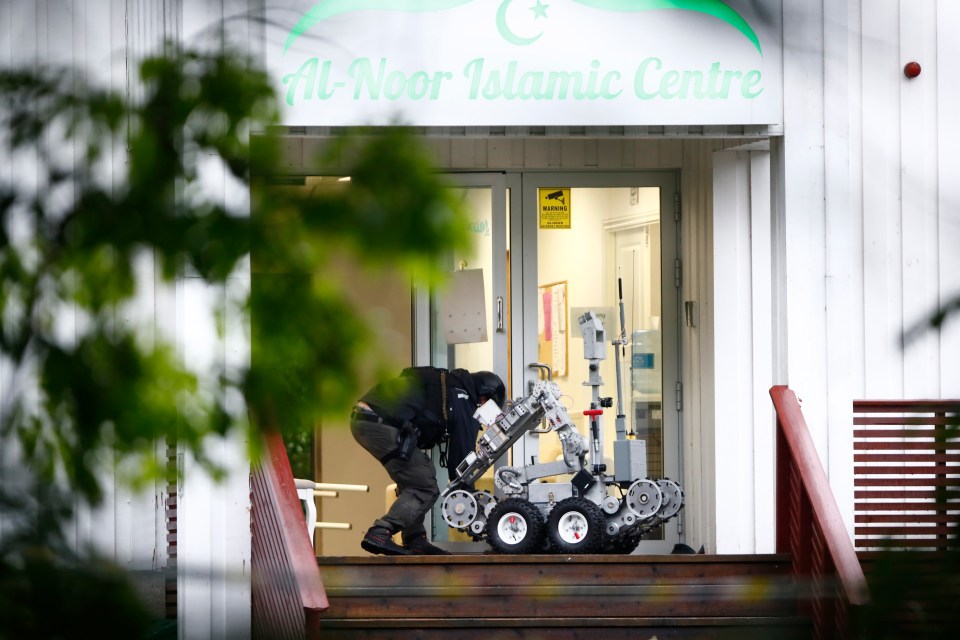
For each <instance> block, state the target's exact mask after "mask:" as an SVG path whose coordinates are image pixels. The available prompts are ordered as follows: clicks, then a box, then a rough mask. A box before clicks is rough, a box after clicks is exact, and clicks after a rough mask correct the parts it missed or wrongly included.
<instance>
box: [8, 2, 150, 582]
mask: <svg viewBox="0 0 960 640" xmlns="http://www.w3.org/2000/svg"><path fill="white" fill-rule="evenodd" d="M128 18H129V12H128V10H127V8H126V6H125V3H124V2H120V1H116V0H115V1H113V2H89V3H80V2H70V1H68V0H59V1H55V0H47V1H38V2H36V3H32V2H3V3H2V4H0V65H3V66H15V67H19V66H24V65H25V66H28V67H39V66H40V65H43V64H48V63H52V64H63V65H75V66H76V67H77V68H78V69H80V70H81V72H82V73H85V74H87V75H89V76H91V77H93V78H94V79H96V80H97V81H98V82H101V83H104V84H106V85H109V86H111V87H113V88H114V89H115V90H118V91H123V90H124V89H125V87H126V86H127V79H128V76H127V71H128V69H127V66H126V65H127V60H126V59H125V58H126V53H127V47H126V29H127V24H128ZM155 24H156V25H162V21H151V22H150V25H151V26H149V28H150V29H153V30H154V31H155V30H156V28H157V27H156V26H153V25H155ZM145 27H146V25H145ZM82 154H83V150H82V149H79V148H77V149H72V148H67V149H64V150H63V158H62V159H63V160H64V161H66V162H70V161H74V162H82V161H83V160H82V157H83V155H82ZM4 164H6V163H4ZM123 165H124V157H123V156H122V155H121V154H120V153H119V152H118V150H114V157H113V158H112V159H111V161H110V163H109V167H108V171H109V172H111V174H113V176H112V178H113V180H115V181H116V180H119V179H120V177H119V176H121V175H122V172H123ZM0 170H3V171H13V170H14V169H13V168H12V167H4V168H3V169H0ZM20 173H21V175H19V176H18V179H21V180H26V181H27V184H30V183H37V182H38V179H39V177H38V175H37V173H36V172H35V171H34V172H32V174H31V172H30V171H29V170H24V171H21V172H20ZM9 175H14V174H9ZM37 188H43V185H40V184H37ZM139 266H140V270H139V275H140V278H141V282H142V285H143V286H142V290H141V295H140V297H139V298H138V301H137V304H136V305H134V306H133V307H132V308H130V309H125V310H122V311H118V320H119V321H120V322H128V321H131V320H132V319H133V318H135V317H140V318H142V317H144V316H143V314H144V312H146V313H147V314H148V315H152V309H153V305H154V301H155V299H156V295H157V289H156V274H155V273H154V268H153V264H152V262H151V261H150V260H146V261H143V262H141V263H140V265H139ZM58 321H59V323H60V326H59V330H60V331H63V332H65V335H71V334H72V333H73V332H74V331H75V327H74V322H75V318H74V316H73V314H67V315H64V316H61V317H60V318H58ZM7 375H9V373H7ZM11 382H12V381H11V380H10V379H6V378H5V379H4V380H3V382H2V383H0V384H2V385H3V386H2V388H0V394H5V393H12V390H11V388H10V386H9V385H10V384H11ZM21 382H22V381H21ZM21 391H23V389H21ZM3 449H4V452H5V453H4V458H3V461H2V462H0V464H2V465H3V466H2V467H0V474H2V475H3V477H4V481H5V482H6V481H8V479H12V478H13V477H14V476H15V475H16V474H17V469H18V467H19V465H18V464H17V461H16V453H15V451H16V445H15V443H4V447H3ZM156 455H157V456H162V455H163V452H162V447H158V448H157V451H156ZM111 462H112V461H111ZM112 466H113V465H112V464H111V465H105V471H104V474H103V477H102V483H103V486H104V489H105V496H104V501H103V504H102V505H100V506H99V507H98V508H96V509H93V510H91V509H89V508H87V507H85V506H84V505H82V504H79V503H78V505H77V506H78V511H77V516H76V518H75V521H74V522H73V523H71V524H70V526H69V529H68V534H69V535H68V539H69V540H70V541H71V542H72V543H73V544H74V545H76V546H77V547H78V548H79V547H82V546H84V545H86V544H88V543H92V544H93V545H94V546H95V548H96V549H97V550H99V551H100V552H101V553H103V554H105V555H107V556H108V557H111V558H112V559H113V560H114V561H116V562H117V563H119V564H120V565H121V566H123V567H126V568H129V569H137V570H139V569H156V568H160V567H162V566H164V564H165V561H166V555H165V554H166V535H165V533H166V532H165V531H164V522H163V512H162V510H158V509H157V508H156V505H157V504H159V503H162V498H163V495H162V492H163V487H162V485H161V484H160V483H158V484H157V485H156V486H155V487H153V490H152V491H146V492H140V493H134V492H132V491H131V490H130V489H128V488H127V487H126V486H124V484H123V483H122V482H120V481H118V478H119V474H114V473H112V472H110V471H109V470H108V467H112ZM0 530H2V529H0Z"/></svg>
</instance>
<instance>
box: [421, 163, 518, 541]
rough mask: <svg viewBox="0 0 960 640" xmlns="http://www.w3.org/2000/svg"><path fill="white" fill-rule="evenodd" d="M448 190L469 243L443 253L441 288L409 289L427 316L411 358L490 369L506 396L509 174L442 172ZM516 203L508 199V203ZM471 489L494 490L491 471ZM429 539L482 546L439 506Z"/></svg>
mask: <svg viewBox="0 0 960 640" xmlns="http://www.w3.org/2000/svg"><path fill="white" fill-rule="evenodd" d="M449 178H450V180H451V182H453V183H454V185H455V186H454V187H453V189H454V191H455V193H456V195H457V197H458V198H459V199H460V200H461V202H462V203H463V205H464V208H465V209H466V211H467V213H468V216H469V221H470V233H471V237H472V240H473V241H472V243H471V246H470V247H469V249H468V250H466V251H464V252H462V253H452V252H451V253H450V254H449V255H448V256H447V257H446V258H445V261H446V268H447V269H448V270H449V271H450V274H451V277H450V282H449V284H448V286H446V287H444V288H441V289H438V290H434V291H427V290H424V289H418V290H417V292H416V294H415V301H414V305H415V309H416V311H415V314H416V317H417V318H418V319H419V318H428V319H429V321H428V322H420V321H418V322H416V323H415V325H416V327H417V328H416V339H415V344H414V351H415V362H416V363H417V364H430V365H433V366H437V367H444V368H447V369H454V368H463V369H467V370H468V371H493V372H494V373H496V374H497V375H498V376H500V378H501V379H502V380H503V381H504V384H505V385H506V387H507V397H512V395H513V389H512V384H511V375H510V374H511V366H510V353H511V338H512V332H511V313H510V308H511V299H510V294H509V288H508V286H507V280H508V274H509V272H510V259H511V256H510V237H509V234H508V229H509V227H510V211H511V202H510V199H511V197H516V195H517V194H519V189H511V188H510V184H511V183H513V182H515V179H508V177H507V176H506V175H504V174H460V175H452V176H449ZM515 206H516V204H515ZM434 454H435V455H434V461H435V463H437V465H438V466H437V481H438V484H439V485H440V488H441V490H442V489H443V488H444V487H445V486H446V484H447V482H448V478H449V473H448V470H447V469H445V468H441V467H440V466H439V461H440V456H439V455H438V452H437V451H435V452H434ZM476 488H477V490H481V491H489V492H490V494H491V495H492V494H493V492H494V483H493V470H492V469H491V470H490V471H488V473H487V474H486V475H485V476H484V477H483V478H481V479H480V481H478V482H477V483H476ZM431 522H432V537H433V539H434V540H439V541H445V542H447V543H448V544H447V545H446V546H448V547H449V548H453V547H458V548H460V550H461V551H471V552H473V551H476V552H480V551H483V550H484V549H485V548H486V544H485V543H473V542H471V538H470V537H469V536H467V535H465V534H462V533H458V532H457V531H454V530H450V529H449V527H448V526H447V524H446V523H445V522H444V520H443V517H442V513H441V510H440V507H439V505H435V506H434V509H433V512H432V519H431Z"/></svg>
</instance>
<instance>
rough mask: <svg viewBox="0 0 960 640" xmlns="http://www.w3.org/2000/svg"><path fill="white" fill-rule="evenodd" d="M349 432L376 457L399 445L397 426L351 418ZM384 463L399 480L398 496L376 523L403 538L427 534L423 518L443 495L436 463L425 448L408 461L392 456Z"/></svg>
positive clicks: (392, 475) (391, 475) (381, 456)
mask: <svg viewBox="0 0 960 640" xmlns="http://www.w3.org/2000/svg"><path fill="white" fill-rule="evenodd" d="M350 432H351V433H352V434H353V438H354V440H356V441H357V443H358V444H359V445H360V446H361V447H363V448H364V449H366V450H367V451H368V452H370V454H371V455H372V456H373V457H374V458H376V459H377V460H380V459H381V458H383V457H384V456H386V455H387V454H388V453H390V452H391V451H393V450H394V449H396V448H397V433H398V430H397V429H396V428H394V427H391V426H388V425H385V424H382V423H376V422H368V421H365V420H351V421H350ZM383 466H384V469H386V470H387V473H388V474H389V475H390V479H391V480H393V481H394V482H396V483H397V499H396V501H395V502H394V503H393V505H391V507H390V510H389V511H387V513H386V514H384V515H383V516H382V517H380V518H378V519H377V520H376V522H374V524H375V525H378V526H381V527H386V528H387V529H389V530H390V532H391V534H393V533H397V532H398V531H399V532H401V533H402V538H403V540H404V541H407V540H412V539H414V538H418V537H421V536H423V535H425V534H426V530H425V529H424V526H423V517H424V515H426V513H427V511H429V510H430V507H432V506H433V503H434V502H436V500H437V497H438V496H439V495H440V488H439V487H438V486H437V476H436V473H435V472H434V468H433V462H431V461H430V458H428V457H427V455H426V454H425V453H424V452H423V451H421V450H420V449H415V450H414V452H413V455H412V456H410V459H409V460H401V459H399V458H393V459H391V460H387V463H386V464H384V465H383Z"/></svg>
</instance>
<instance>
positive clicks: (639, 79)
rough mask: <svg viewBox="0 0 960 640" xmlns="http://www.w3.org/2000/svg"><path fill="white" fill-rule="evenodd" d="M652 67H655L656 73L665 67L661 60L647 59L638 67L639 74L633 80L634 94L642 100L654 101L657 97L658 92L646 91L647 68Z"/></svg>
mask: <svg viewBox="0 0 960 640" xmlns="http://www.w3.org/2000/svg"><path fill="white" fill-rule="evenodd" d="M651 65H653V66H654V69H655V70H656V71H659V70H660V69H661V68H662V67H663V62H661V60H660V58H647V59H646V60H644V61H643V62H641V63H640V66H639V67H637V73H636V74H635V75H634V78H633V92H634V94H636V96H637V97H638V98H640V99H641V100H653V99H654V98H656V97H657V93H656V92H650V91H647V89H646V80H647V68H648V67H650V66H651Z"/></svg>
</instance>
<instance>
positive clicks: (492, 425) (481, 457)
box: [441, 380, 585, 497]
mask: <svg viewBox="0 0 960 640" xmlns="http://www.w3.org/2000/svg"><path fill="white" fill-rule="evenodd" d="M560 396H561V393H560V387H558V386H557V385H556V384H555V383H553V382H548V381H542V380H541V381H540V382H538V383H537V384H536V385H535V386H534V388H533V391H532V392H531V393H530V395H528V396H527V397H525V398H523V399H522V400H519V401H518V402H516V403H514V404H513V405H512V406H511V407H510V408H509V409H508V410H507V411H505V412H504V413H500V411H499V409H497V408H496V405H495V404H491V403H489V402H488V403H487V404H485V405H484V406H482V407H480V408H479V409H478V410H477V412H476V414H474V416H475V417H476V418H477V419H478V420H479V421H480V422H481V424H484V425H485V426H486V429H485V430H484V432H483V434H482V435H481V436H480V439H479V440H478V442H477V447H476V450H475V451H472V452H470V453H469V454H467V457H466V458H465V459H464V460H463V462H461V463H460V465H459V466H458V467H457V477H456V478H455V479H454V480H452V481H451V482H450V484H449V485H448V486H447V488H446V489H444V491H443V493H442V494H441V495H442V497H446V496H447V495H448V494H449V493H450V492H452V491H453V490H455V489H457V488H458V487H461V486H465V485H467V486H469V485H472V484H473V483H474V482H476V481H477V480H478V479H479V478H480V476H482V475H483V474H484V473H485V472H486V471H487V469H489V468H490V467H492V466H493V464H494V463H495V462H496V461H497V459H498V458H500V456H502V455H503V454H504V453H506V452H507V451H509V449H510V447H511V446H513V444H514V443H516V442H517V441H518V440H519V439H520V438H521V437H522V436H523V434H525V433H526V432H528V431H530V430H532V429H535V428H537V427H538V426H539V425H540V423H541V421H542V420H543V419H544V418H546V421H547V424H548V426H549V427H550V429H552V430H553V431H556V432H557V434H558V436H559V437H560V440H561V443H562V445H563V457H564V462H565V463H566V465H565V466H566V467H567V470H573V471H576V470H577V469H579V468H580V466H581V465H582V460H583V457H584V455H585V446H584V443H583V438H582V436H580V434H579V433H578V432H577V430H576V427H574V426H573V423H572V421H571V419H570V415H569V414H568V413H567V410H566V409H565V408H564V406H563V404H562V403H561V402H560ZM491 407H492V408H491Z"/></svg>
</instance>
